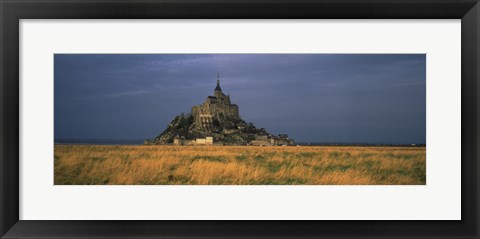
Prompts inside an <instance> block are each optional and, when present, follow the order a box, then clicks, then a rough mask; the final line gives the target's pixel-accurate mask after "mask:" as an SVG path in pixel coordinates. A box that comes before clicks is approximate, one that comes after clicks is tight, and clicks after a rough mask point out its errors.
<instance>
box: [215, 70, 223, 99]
mask: <svg viewBox="0 0 480 239" xmlns="http://www.w3.org/2000/svg"><path fill="white" fill-rule="evenodd" d="M213 92H214V95H215V96H216V97H217V98H219V97H222V96H223V92H222V88H220V73H218V72H217V86H216V87H215V90H214V91H213Z"/></svg>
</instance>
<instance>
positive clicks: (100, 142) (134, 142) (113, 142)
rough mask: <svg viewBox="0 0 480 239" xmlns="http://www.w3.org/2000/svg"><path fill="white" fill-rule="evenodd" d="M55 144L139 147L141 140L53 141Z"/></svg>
mask: <svg viewBox="0 0 480 239" xmlns="http://www.w3.org/2000/svg"><path fill="white" fill-rule="evenodd" d="M55 144H98V145H139V144H143V139H55Z"/></svg>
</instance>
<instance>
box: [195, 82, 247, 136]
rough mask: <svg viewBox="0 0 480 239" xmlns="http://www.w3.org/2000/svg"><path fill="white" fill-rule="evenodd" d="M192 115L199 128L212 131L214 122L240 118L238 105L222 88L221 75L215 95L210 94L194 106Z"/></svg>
mask: <svg viewBox="0 0 480 239" xmlns="http://www.w3.org/2000/svg"><path fill="white" fill-rule="evenodd" d="M192 116H193V119H194V123H195V126H196V127H197V130H202V131H207V132H211V131H212V130H213V129H214V122H224V121H226V120H228V121H237V120H240V114H239V112H238V105H236V104H232V102H231V101H230V95H225V94H223V92H222V88H220V76H219V74H217V86H216V87H215V90H214V91H213V96H208V97H207V98H206V99H205V102H203V104H201V105H196V106H193V107H192Z"/></svg>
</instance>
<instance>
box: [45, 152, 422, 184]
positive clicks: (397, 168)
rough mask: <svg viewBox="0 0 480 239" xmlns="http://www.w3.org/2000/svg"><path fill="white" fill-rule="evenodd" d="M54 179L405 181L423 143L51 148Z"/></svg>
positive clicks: (418, 178)
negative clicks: (418, 145) (53, 161)
mask: <svg viewBox="0 0 480 239" xmlns="http://www.w3.org/2000/svg"><path fill="white" fill-rule="evenodd" d="M54 164H55V166H54V167H55V184H56V185H62V184H76V185H85V184H97V185H103V184H127V185H134V184H144V185H145V184H147V185H151V184H187V185H199V184H200V185H206V184H209V185H291V184H295V185H298V184H304V185H320V184H323V185H325V184H326V185H339V184H342V185H367V184H368V185H397V184H402V185H412V184H425V183H426V175H425V171H426V152H425V148H424V147H421V148H420V147H419V148H417V147H333V146H319V147H278V146H277V147H275V146H273V147H255V146H204V147H201V146H100V145H55V163H54Z"/></svg>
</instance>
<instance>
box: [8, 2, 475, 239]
mask: <svg viewBox="0 0 480 239" xmlns="http://www.w3.org/2000/svg"><path fill="white" fill-rule="evenodd" d="M0 15H1V19H0V20H1V23H0V25H1V29H0V36H1V40H0V52H1V58H0V61H1V62H0V67H1V68H0V72H1V75H0V77H1V79H0V88H1V103H0V107H1V108H0V114H1V115H0V116H1V117H0V119H1V124H0V132H1V133H0V137H1V139H0V155H1V156H0V157H1V161H0V173H1V177H0V212H1V213H0V235H1V237H2V238H33V237H35V238H66V237H75V238H83V237H85V238H103V237H122V238H130V237H135V238H147V237H148V238H165V237H169V238H174V237H194V238H195V237H197V238H199V237H206V238H210V237H220V238H226V237H249V238H251V237H259V238H262V237H295V238H296V237H315V238H332V237H334V238H385V237H389V238H391V237H395V238H479V232H480V228H479V218H478V215H479V209H480V207H479V181H480V180H479V150H478V148H477V147H478V146H479V134H478V129H479V127H478V126H479V109H478V107H479V76H480V74H479V73H480V72H479V71H480V70H479V69H480V65H479V63H480V61H479V58H480V39H479V38H480V24H479V23H480V5H479V3H478V0H419V1H413V0H358V1H351V0H337V1H332V0H326V1H324V0H302V1H295V0H276V1H273V0H257V1H251V0H223V1H218V0H196V1H193V0H177V1H174V0H140V1H133V0H118V1H108V0H98V1H92V0H63V1H58V0H37V1H34V0H0ZM152 18H153V19H162V18H168V19H197V18H200V19H201V18H207V19H237V18H240V19H242V18H245V19H461V22H462V25H461V38H462V39H461V44H462V46H461V54H462V56H461V60H462V67H461V74H462V83H461V89H462V92H461V93H462V96H461V100H462V106H461V112H462V113H461V117H462V120H461V123H462V131H461V134H462V136H461V139H462V147H461V150H462V153H461V156H462V164H461V165H462V167H461V180H462V187H461V203H462V209H461V215H462V220H458V221H25V220H19V20H20V19H152ZM379 34H381V33H379Z"/></svg>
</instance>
